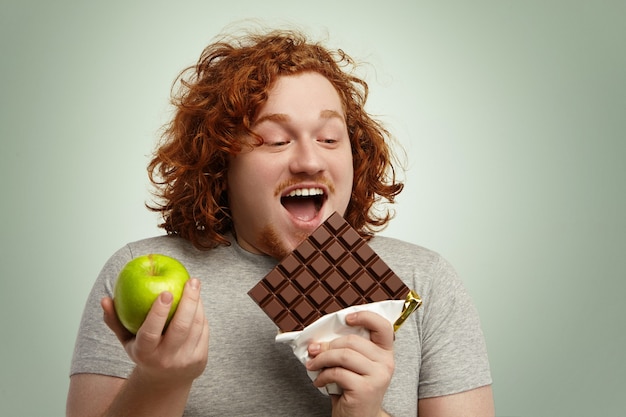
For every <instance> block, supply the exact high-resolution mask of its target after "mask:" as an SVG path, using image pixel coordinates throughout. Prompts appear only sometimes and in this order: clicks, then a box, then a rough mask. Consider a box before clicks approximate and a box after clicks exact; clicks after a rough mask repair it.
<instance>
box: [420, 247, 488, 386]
mask: <svg viewBox="0 0 626 417" xmlns="http://www.w3.org/2000/svg"><path fill="white" fill-rule="evenodd" d="M431 266H432V270H431V271H430V273H431V274H432V275H431V279H430V280H429V282H430V285H429V286H428V287H427V288H425V290H426V293H424V294H421V295H422V298H423V300H424V304H423V306H422V307H423V308H424V311H423V316H422V320H423V321H422V323H421V324H422V335H421V338H422V340H421V342H422V363H421V368H420V378H419V380H420V384H419V392H418V396H419V398H428V397H436V396H441V395H449V394H455V393H459V392H463V391H468V390H470V389H474V388H478V387H481V386H485V385H489V384H491V382H492V379H491V372H490V369H489V360H488V357H487V348H486V345H485V340H484V336H483V332H482V329H481V324H480V320H479V317H478V312H477V310H476V308H475V306H474V304H473V302H472V300H471V298H470V296H469V294H468V292H467V291H466V289H465V288H464V286H463V284H462V282H461V280H460V279H459V277H458V276H457V274H456V272H455V270H454V269H453V268H452V266H451V265H450V264H449V263H448V262H447V261H446V260H444V259H443V258H441V257H438V258H437V260H436V261H435V262H433V263H432V264H431Z"/></svg>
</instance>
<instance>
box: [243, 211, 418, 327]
mask: <svg viewBox="0 0 626 417" xmlns="http://www.w3.org/2000/svg"><path fill="white" fill-rule="evenodd" d="M409 291H410V289H409V288H408V287H407V286H406V285H405V284H404V282H402V280H401V279H400V278H399V277H398V276H397V275H396V274H395V273H394V272H393V271H392V270H391V269H390V268H389V267H388V266H387V264H386V263H385V262H384V261H383V260H382V259H381V258H380V257H379V256H378V255H377V254H376V253H375V252H374V250H373V249H372V248H371V247H370V246H369V245H368V243H367V242H366V241H365V239H363V238H362V237H361V236H360V235H359V233H358V232H357V231H356V230H354V229H353V228H352V227H351V226H350V225H349V224H348V222H347V221H346V220H345V219H344V218H343V217H341V215H340V214H339V213H334V214H333V215H331V216H330V217H329V218H328V219H327V220H326V221H325V222H324V223H323V224H322V225H320V227H318V228H317V229H316V230H315V231H314V232H313V233H312V234H311V235H310V236H309V237H308V238H307V239H306V240H304V241H303V242H302V243H301V244H300V245H298V247H296V249H294V251H293V252H292V253H290V254H289V255H287V256H286V257H285V258H284V259H283V260H282V261H281V262H280V263H279V264H278V265H276V267H274V268H273V269H272V270H271V271H270V272H269V273H268V274H267V275H266V276H265V277H264V278H263V279H262V280H261V281H259V282H258V283H257V284H256V285H255V286H254V287H253V288H252V289H251V290H250V291H248V295H249V296H250V297H251V298H252V299H253V300H254V301H255V302H256V303H257V304H258V305H259V306H260V307H261V309H262V310H263V311H264V312H265V314H267V315H268V316H269V318H270V319H272V321H273V322H274V323H275V324H276V325H277V326H278V328H279V329H280V330H281V331H283V332H291V331H298V330H302V329H304V328H305V327H306V326H308V325H309V324H311V323H313V322H314V321H315V320H317V319H318V318H320V317H322V316H323V315H325V314H330V313H333V312H335V311H339V310H341V309H344V308H346V307H350V306H352V305H358V304H367V303H372V302H376V301H384V300H404V299H405V298H406V296H407V295H408V294H409Z"/></svg>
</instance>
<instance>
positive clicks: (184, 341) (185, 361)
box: [101, 278, 209, 386]
mask: <svg viewBox="0 0 626 417" xmlns="http://www.w3.org/2000/svg"><path fill="white" fill-rule="evenodd" d="M171 304H172V294H170V293H169V292H164V293H161V294H160V295H159V297H158V298H157V299H156V301H155V302H154V304H153V305H152V308H151V309H150V312H149V313H148V316H147V317H146V320H145V321H144V323H143V324H142V326H141V327H140V328H139V331H138V332H137V335H136V336H134V335H133V334H132V333H130V332H129V331H128V330H126V329H125V328H124V326H122V324H121V323H120V321H119V319H118V318H117V315H116V314H115V307H114V305H113V300H112V299H111V298H109V297H105V298H103V299H102V302H101V305H102V309H103V310H104V321H105V322H106V324H107V326H109V328H111V330H113V332H114V333H115V335H116V336H117V338H118V339H119V340H120V342H121V343H122V345H124V349H125V350H126V352H127V353H128V356H129V357H130V358H131V359H132V360H133V361H134V362H135V364H136V365H137V367H136V372H138V373H140V375H142V376H143V377H145V378H149V380H150V383H151V384H163V385H170V386H175V385H178V384H190V383H191V381H193V380H194V379H195V378H197V377H198V376H199V375H200V374H202V372H203V371H204V368H205V367H206V364H207V357H208V349H209V327H208V323H207V320H206V317H205V315H204V309H203V306H202V301H201V299H200V281H198V280H197V279H195V278H194V279H190V280H189V281H187V283H186V284H185V289H184V291H183V295H182V298H181V300H180V303H179V304H178V309H177V310H176V313H175V314H174V317H173V318H172V321H171V322H170V324H169V325H168V327H167V331H166V332H165V333H163V329H164V326H165V322H166V320H167V315H168V313H169V311H170V307H171Z"/></svg>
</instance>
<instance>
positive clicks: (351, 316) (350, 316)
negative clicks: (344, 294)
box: [346, 313, 357, 323]
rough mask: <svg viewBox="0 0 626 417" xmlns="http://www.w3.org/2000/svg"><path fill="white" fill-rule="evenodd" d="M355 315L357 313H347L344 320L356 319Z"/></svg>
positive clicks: (350, 321) (349, 321)
mask: <svg viewBox="0 0 626 417" xmlns="http://www.w3.org/2000/svg"><path fill="white" fill-rule="evenodd" d="M356 316H357V313H350V314H348V315H347V316H346V322H347V323H352V322H353V321H355V320H356Z"/></svg>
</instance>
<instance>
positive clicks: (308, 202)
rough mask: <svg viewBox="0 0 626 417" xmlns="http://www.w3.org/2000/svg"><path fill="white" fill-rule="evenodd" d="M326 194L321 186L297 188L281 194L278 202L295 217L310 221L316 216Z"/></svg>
mask: <svg viewBox="0 0 626 417" xmlns="http://www.w3.org/2000/svg"><path fill="white" fill-rule="evenodd" d="M325 201H326V194H325V193H324V190H323V189H321V188H297V189H295V190H292V191H290V192H289V193H287V194H285V195H283V196H282V197H281V198H280V203H281V204H282V205H283V207H285V209H286V210H287V211H288V212H289V213H290V214H291V215H292V216H293V217H295V218H296V219H298V220H302V221H311V220H313V219H314V218H315V217H317V215H318V213H319V212H320V210H321V208H322V206H323V205H324V202H325Z"/></svg>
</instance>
